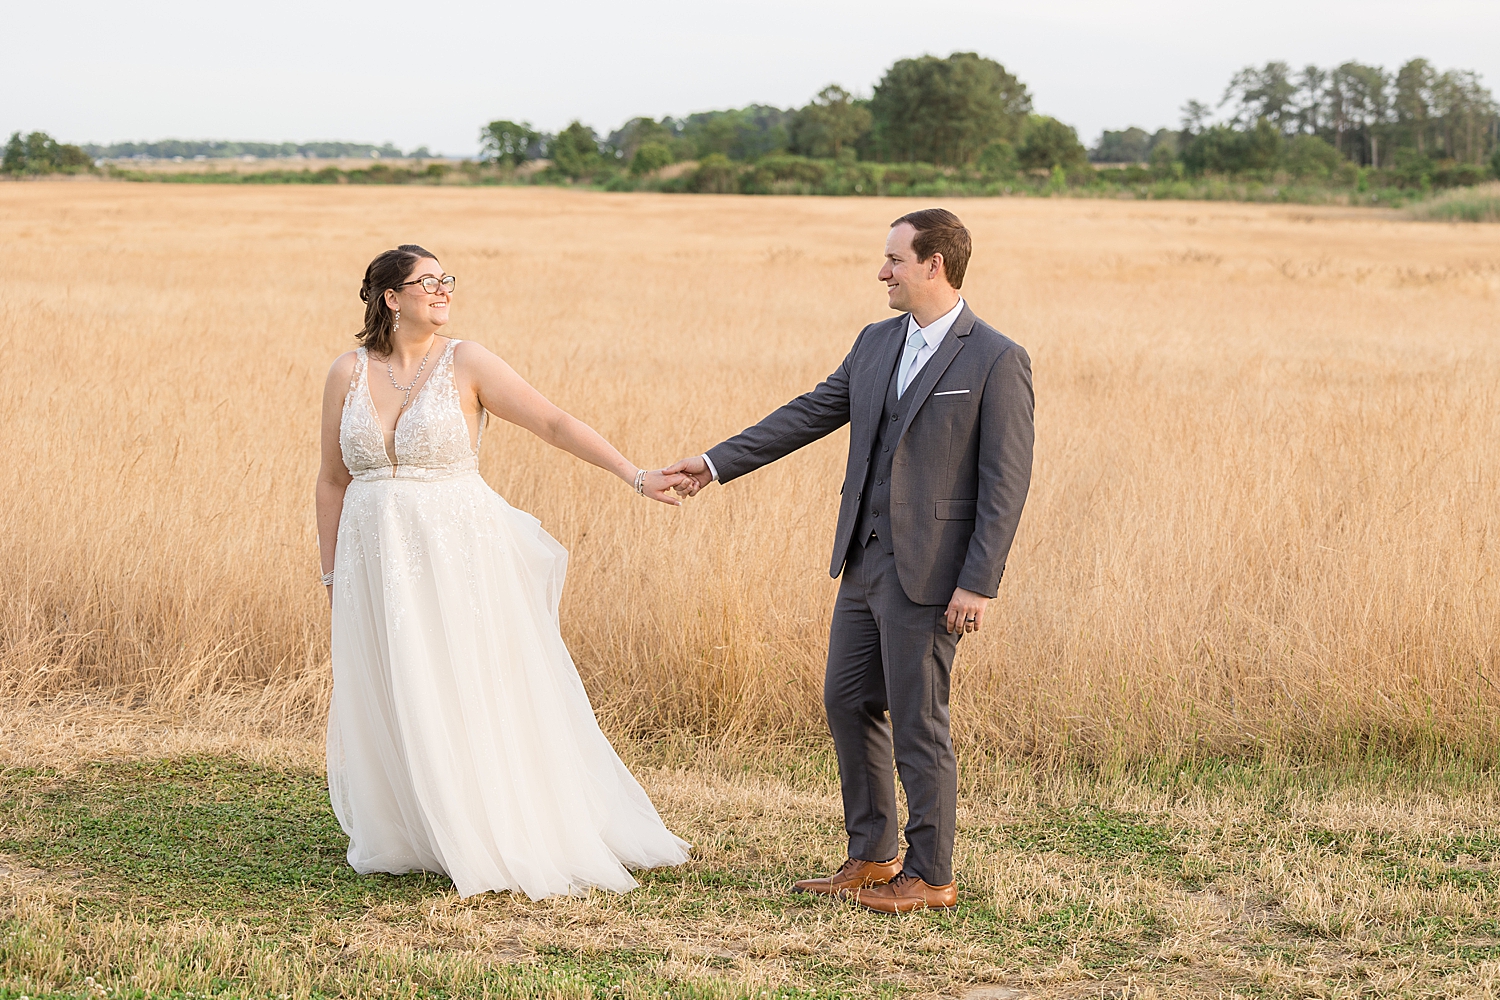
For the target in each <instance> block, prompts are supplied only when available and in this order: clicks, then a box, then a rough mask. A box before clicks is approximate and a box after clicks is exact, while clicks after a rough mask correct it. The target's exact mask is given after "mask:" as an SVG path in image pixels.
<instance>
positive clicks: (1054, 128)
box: [1016, 115, 1089, 170]
mask: <svg viewBox="0 0 1500 1000" xmlns="http://www.w3.org/2000/svg"><path fill="white" fill-rule="evenodd" d="M1016 158H1017V159H1018V160H1020V163H1021V166H1022V167H1024V168H1025V169H1027V170H1055V169H1056V168H1058V167H1061V168H1062V169H1064V170H1076V169H1078V168H1079V167H1083V166H1087V165H1088V162H1089V154H1088V150H1086V149H1084V148H1083V143H1081V142H1079V141H1078V132H1077V130H1075V129H1074V128H1073V126H1071V125H1064V124H1063V123H1062V122H1060V121H1058V120H1057V119H1056V118H1049V117H1047V116H1046V115H1032V116H1031V118H1030V120H1028V121H1027V123H1026V132H1025V136H1024V138H1023V139H1022V140H1021V146H1020V148H1019V149H1017V150H1016Z"/></svg>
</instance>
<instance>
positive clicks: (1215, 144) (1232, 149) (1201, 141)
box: [1182, 118, 1285, 175]
mask: <svg viewBox="0 0 1500 1000" xmlns="http://www.w3.org/2000/svg"><path fill="white" fill-rule="evenodd" d="M1284 142H1285V139H1284V137H1283V136H1282V134H1281V130H1280V129H1278V128H1277V127H1276V126H1275V125H1273V124H1271V122H1270V121H1269V120H1268V119H1265V118H1262V119H1261V120H1260V121H1258V122H1256V123H1255V128H1254V129H1252V130H1251V131H1249V132H1241V131H1239V130H1238V129H1236V128H1234V127H1233V126H1231V125H1210V126H1209V127H1208V128H1206V129H1204V130H1203V131H1202V132H1200V133H1198V134H1197V135H1195V136H1193V137H1192V139H1191V140H1189V141H1188V143H1187V146H1186V147H1185V148H1184V149H1183V151H1182V163H1183V166H1185V167H1186V168H1187V172H1188V173H1190V174H1194V175H1198V174H1238V173H1243V172H1245V171H1247V170H1273V169H1275V168H1276V166H1277V164H1279V163H1280V161H1281V151H1282V145H1283V143H1284Z"/></svg>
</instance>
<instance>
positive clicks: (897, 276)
mask: <svg viewBox="0 0 1500 1000" xmlns="http://www.w3.org/2000/svg"><path fill="white" fill-rule="evenodd" d="M969 246H970V241H969V231H968V230H967V229H965V228H964V225H963V223H961V222H960V221H959V220H958V217H957V216H956V215H954V214H953V213H952V212H949V211H946V210H945V209H940V208H932V209H926V210H923V211H920V212H912V213H911V214H909V215H903V216H902V217H901V218H899V219H897V220H896V221H895V222H893V223H892V224H891V230H890V234H889V235H888V236H887V238H886V244H885V264H884V266H883V267H881V269H880V275H879V277H880V280H881V281H883V282H885V284H886V288H887V290H888V292H889V296H890V306H891V308H892V309H898V310H901V312H902V315H900V316H897V317H896V318H894V319H889V320H886V321H884V322H881V323H873V324H871V325H870V326H867V327H865V328H864V330H863V331H861V332H860V335H859V336H858V337H857V338H856V339H855V341H854V346H853V348H851V349H850V351H849V355H848V356H847V357H846V358H844V363H843V364H842V365H840V366H839V368H838V370H837V371H835V372H834V373H833V374H832V375H830V376H828V378H827V379H826V380H825V381H824V382H823V383H822V384H821V385H819V386H818V387H817V388H816V389H813V390H812V391H811V392H809V393H806V394H804V395H802V396H798V397H797V398H796V399H794V400H792V401H791V402H790V403H787V404H786V405H785V406H783V407H781V408H780V409H778V410H777V411H776V412H774V413H772V414H771V415H770V416H768V417H766V418H765V419H764V420H762V421H761V422H760V423H758V424H756V425H755V426H754V427H749V428H746V429H745V430H744V431H741V432H740V433H739V434H736V435H735V436H734V437H732V438H730V439H729V440H727V441H725V442H723V443H722V444H719V445H715V446H714V447H713V448H710V449H709V450H708V452H707V454H704V455H700V456H696V457H694V458H685V459H683V460H682V461H680V462H678V463H677V464H676V465H674V466H672V467H670V468H668V469H666V470H664V471H666V472H668V473H672V472H682V473H687V474H688V475H689V476H691V477H692V480H691V482H690V483H689V485H688V489H689V491H690V492H694V493H695V492H697V490H698V489H701V488H702V487H704V486H706V485H708V483H709V482H711V481H713V480H718V481H719V482H721V483H727V482H729V481H730V480H731V479H736V478H738V477H740V476H743V475H744V474H745V473H747V472H751V471H753V470H755V469H758V468H760V467H761V466H763V465H768V464H770V463H771V462H774V461H776V460H777V459H778V458H781V457H782V456H783V455H787V454H789V453H791V452H793V451H796V450H797V449H798V448H801V447H802V446H803V445H806V444H809V443H810V442H813V441H816V440H817V439H819V438H821V437H823V436H824V435H826V434H829V433H831V432H832V431H834V430H836V429H838V428H839V427H841V426H843V425H844V424H845V423H847V424H849V425H850V434H849V459H848V464H847V465H846V467H845V475H844V485H843V488H842V489H841V490H840V493H841V494H842V497H843V499H842V501H841V502H840V505H839V521H838V530H837V532H836V534H835V536H834V544H833V562H832V564H831V566H830V567H829V572H830V573H831V575H833V576H835V577H837V576H838V575H839V573H840V571H842V572H843V582H842V583H841V584H840V585H839V594H838V601H837V604H836V605H835V607H834V612H833V628H832V630H831V632H830V634H829V638H828V670H827V674H826V676H825V678H824V684H823V704H824V707H825V708H826V709H827V712H828V728H829V729H830V730H831V731H832V733H833V741H834V747H835V748H836V750H837V752H838V760H839V780H840V784H841V786H842V790H843V797H844V827H845V829H846V830H847V831H848V834H849V858H848V860H847V861H845V862H844V864H843V866H842V867H840V868H839V870H838V871H837V872H835V873H834V874H833V875H831V876H828V877H827V878H816V879H806V880H803V881H800V882H798V883H796V888H797V889H798V890H801V891H804V892H816V893H823V894H826V895H833V896H847V897H852V898H854V899H856V900H857V901H858V902H859V903H860V904H861V905H863V906H866V907H869V908H870V909H873V910H879V911H881V912H884V913H906V912H909V911H911V910H916V909H923V908H928V907H950V906H954V905H955V904H956V903H957V900H958V893H957V890H956V889H955V887H954V882H953V835H954V819H955V812H956V809H957V799H958V768H957V764H956V763H955V761H954V757H953V743H952V740H951V738H950V736H949V730H948V688H949V682H950V673H951V670H952V666H953V654H954V651H955V650H956V649H957V647H958V640H959V638H960V637H961V636H963V635H965V634H967V633H969V632H977V631H979V629H980V628H981V627H983V625H984V610H985V605H986V603H988V601H989V600H990V599H991V598H993V597H994V596H995V593H996V591H997V590H998V589H999V586H1000V576H1001V574H1002V573H1003V572H1004V571H1005V557H1006V554H1007V553H1008V552H1009V551H1010V546H1011V542H1012V540H1013V539H1014V538H1015V535H1016V524H1017V523H1018V522H1019V521H1020V519H1021V506H1022V505H1023V504H1024V503H1025V502H1026V491H1027V489H1028V487H1029V486H1030V483H1031V447H1032V390H1031V361H1030V359H1029V358H1028V357H1027V355H1026V352H1025V350H1023V349H1022V348H1021V347H1020V345H1018V344H1016V343H1015V342H1014V341H1011V340H1009V339H1008V338H1006V337H1005V336H1003V335H1001V334H1000V333H998V332H997V331H996V330H995V329H994V328H993V327H991V326H990V325H989V324H987V323H985V322H984V321H983V320H981V319H979V318H978V317H976V316H975V315H974V313H973V311H972V310H970V309H969V306H968V304H967V303H965V302H964V300H963V298H962V297H960V295H959V293H958V290H959V289H960V288H962V287H963V281H964V269H965V268H966V267H967V265H968V263H969ZM887 713H889V720H887ZM893 736H894V754H895V761H896V767H897V769H899V770H900V772H901V783H902V784H903V785H904V786H905V788H906V800H907V805H908V807H909V811H910V818H909V820H908V822H907V824H906V843H907V852H906V857H905V859H904V860H903V859H901V858H898V857H897V856H896V850H897V833H896V785H895V776H894V775H893V774H892V769H891V757H892V737H893Z"/></svg>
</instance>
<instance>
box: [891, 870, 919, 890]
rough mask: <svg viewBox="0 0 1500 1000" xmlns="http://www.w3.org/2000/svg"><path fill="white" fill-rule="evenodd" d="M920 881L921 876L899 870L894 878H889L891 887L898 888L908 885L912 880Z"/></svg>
mask: <svg viewBox="0 0 1500 1000" xmlns="http://www.w3.org/2000/svg"><path fill="white" fill-rule="evenodd" d="M920 881H922V879H921V876H918V875H913V874H911V873H910V872H901V873H900V874H898V875H897V876H896V877H895V878H893V879H891V888H892V889H900V888H901V887H903V886H906V885H909V884H911V883H912V882H920Z"/></svg>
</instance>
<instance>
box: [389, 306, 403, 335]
mask: <svg viewBox="0 0 1500 1000" xmlns="http://www.w3.org/2000/svg"><path fill="white" fill-rule="evenodd" d="M399 329H401V310H400V309H397V310H396V322H394V323H392V324H391V332H392V333H395V332H396V331H397V330H399Z"/></svg>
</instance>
